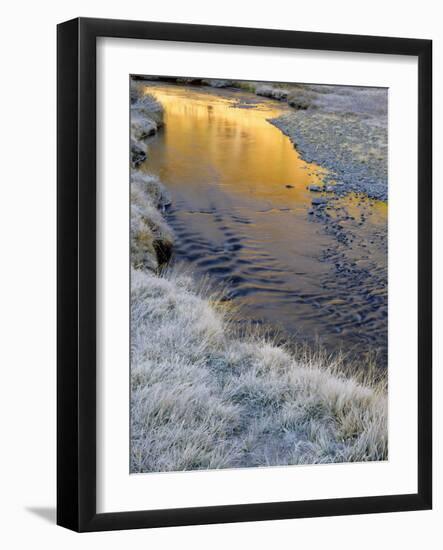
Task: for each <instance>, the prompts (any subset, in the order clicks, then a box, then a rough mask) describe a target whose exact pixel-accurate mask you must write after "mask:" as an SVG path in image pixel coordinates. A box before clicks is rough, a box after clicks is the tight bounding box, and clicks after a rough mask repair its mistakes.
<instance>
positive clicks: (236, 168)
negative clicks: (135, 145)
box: [140, 83, 387, 360]
mask: <svg viewBox="0 0 443 550" xmlns="http://www.w3.org/2000/svg"><path fill="white" fill-rule="evenodd" d="M146 91H147V92H149V93H151V94H152V95H154V96H155V97H156V98H157V99H158V100H159V101H160V102H161V104H162V105H163V107H164V121H165V125H164V127H163V128H162V129H161V130H160V131H159V132H158V134H157V135H155V136H154V137H152V138H151V139H150V140H149V154H148V159H147V160H146V161H145V162H144V163H143V164H142V166H141V167H140V169H142V170H145V171H147V172H149V173H151V174H156V175H158V177H159V178H160V180H161V181H162V182H163V184H164V185H165V186H166V187H167V189H168V190H169V192H170V193H171V196H172V205H171V208H170V209H169V210H168V211H167V213H166V214H165V217H166V219H167V221H168V223H169V224H170V225H171V227H172V228H173V229H174V231H175V233H176V236H177V240H176V245H175V249H174V261H177V262H183V263H184V264H186V265H187V266H188V267H189V268H190V269H191V270H192V272H193V273H194V274H195V275H196V276H197V277H200V276H206V275H209V277H210V278H211V280H213V281H215V282H216V283H217V284H220V285H223V286H224V287H226V288H227V297H228V299H229V303H231V304H232V305H233V306H234V307H233V312H234V313H233V315H234V316H235V319H236V320H237V322H238V323H242V322H245V321H247V322H253V323H256V324H260V325H263V326H264V327H267V328H270V329H271V330H272V331H275V332H277V333H278V334H280V335H281V337H282V338H290V339H292V340H294V341H296V342H306V341H307V342H309V343H320V344H321V345H323V346H325V347H326V349H328V350H330V351H338V350H344V351H350V352H356V353H358V354H364V353H367V352H371V353H372V352H375V351H376V352H378V353H379V354H380V356H381V357H382V358H383V360H385V358H386V354H387V290H386V287H387V285H386V278H387V250H386V246H387V245H386V242H387V227H386V225H387V223H386V220H387V206H386V203H382V202H378V201H375V200H371V199H368V198H367V197H365V196H357V195H351V194H350V195H348V196H346V197H335V196H334V194H333V193H329V194H328V197H330V198H331V200H330V204H328V207H327V208H326V209H325V210H323V213H322V215H321V216H319V215H317V214H316V211H315V207H314V208H313V205H312V200H313V198H315V197H317V196H322V194H318V193H313V192H312V191H311V190H309V188H308V187H309V186H311V185H317V184H321V181H322V174H324V173H325V172H324V170H323V169H322V168H321V167H319V166H317V165H315V164H308V163H306V162H304V161H303V160H302V159H301V158H300V156H299V154H298V153H297V150H296V149H295V148H294V146H293V145H292V144H291V142H290V141H289V139H288V138H287V137H286V136H284V135H283V134H282V133H281V132H280V130H278V129H277V128H276V127H275V126H273V125H272V124H270V123H269V122H268V119H271V118H274V117H278V116H280V115H281V114H282V113H284V112H285V110H286V109H289V107H287V105H285V104H282V103H280V102H277V101H273V100H269V99H264V98H263V99H262V98H258V97H257V96H254V95H252V94H249V93H247V92H243V91H234V90H226V89H223V90H215V89H212V88H204V87H191V86H177V85H167V84H161V85H160V84H155V83H153V84H152V86H151V85H150V86H147V88H146Z"/></svg>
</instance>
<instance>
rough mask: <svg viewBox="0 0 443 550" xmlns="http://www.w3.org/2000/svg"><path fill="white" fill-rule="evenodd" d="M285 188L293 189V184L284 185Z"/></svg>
mask: <svg viewBox="0 0 443 550" xmlns="http://www.w3.org/2000/svg"><path fill="white" fill-rule="evenodd" d="M285 187H286V189H294V186H293V185H289V184H288V185H285Z"/></svg>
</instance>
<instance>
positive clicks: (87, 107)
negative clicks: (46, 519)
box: [57, 18, 432, 531]
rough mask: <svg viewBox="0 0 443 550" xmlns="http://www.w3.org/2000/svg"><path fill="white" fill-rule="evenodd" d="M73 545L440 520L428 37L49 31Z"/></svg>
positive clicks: (81, 26)
mask: <svg viewBox="0 0 443 550" xmlns="http://www.w3.org/2000/svg"><path fill="white" fill-rule="evenodd" d="M57 65H58V105H57V108H58V130H57V134H58V169H57V179H58V385H57V395H58V397H57V405H58V430H57V442H58V472H57V479H58V505H57V522H58V524H59V525H62V526H64V527H67V528H70V529H73V530H76V531H99V530H111V529H131V528H144V527H161V526H174V525H187V524H208V523H221V522H239V521H255V520H270V519H284V518H300V517H313V516H326V515H344V514H364V513H375V512H394V511H407V510H419V509H429V508H431V506H432V496H431V495H432V426H431V410H432V377H431V341H432V316H431V225H432V224H431V193H432V187H431V186H432V184H431V182H432V180H431V178H432V173H431V161H432V153H431V139H432V127H431V109H432V86H431V75H432V43H431V41H429V40H416V39H407V38H386V37H372V36H352V35H339V34H321V33H306V32H295V31H286V30H264V29H253V28H234V27H233V28H230V27H217V26H200V25H185V24H172V23H148V22H139V21H116V20H105V19H83V18H80V19H75V20H72V21H68V22H65V23H62V24H60V25H59V26H58V64H57Z"/></svg>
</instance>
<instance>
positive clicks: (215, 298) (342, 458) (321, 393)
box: [131, 85, 387, 472]
mask: <svg viewBox="0 0 443 550" xmlns="http://www.w3.org/2000/svg"><path fill="white" fill-rule="evenodd" d="M150 109H152V113H153V115H152V116H151V115H150ZM132 113H134V115H135V116H134V117H132V116H131V140H132V141H131V157H132V158H131V160H132V166H133V168H132V170H131V265H132V272H131V438H132V439H131V472H149V471H174V470H175V471H177V470H190V469H207V468H223V467H241V466H265V465H267V466H268V465H283V464H304V463H309V464H312V463H327V462H347V461H367V460H385V459H386V458H387V399H386V392H385V388H384V384H383V383H380V382H379V383H376V382H374V381H370V380H369V379H367V380H365V381H358V380H357V379H356V378H354V377H352V376H350V375H349V374H348V375H344V374H343V369H342V368H341V367H339V366H338V364H337V358H336V359H335V360H334V359H331V358H326V357H324V356H319V355H314V354H309V353H308V354H305V355H303V356H301V355H300V356H298V357H295V356H294V355H293V354H291V353H290V352H289V351H288V350H287V349H284V347H282V346H277V345H276V344H275V342H274V341H272V340H270V339H269V338H265V337H263V336H262V335H260V333H259V332H257V331H252V333H250V334H248V335H244V336H242V337H239V336H238V335H237V334H236V332H235V329H234V328H233V326H232V323H231V321H230V315H229V313H228V310H227V308H226V307H225V306H223V305H222V302H221V300H220V295H217V294H214V293H213V292H211V291H210V290H208V289H209V288H210V285H209V287H208V285H207V284H206V285H205V284H202V283H201V282H200V283H199V282H197V281H196V280H195V279H194V278H193V277H192V276H190V275H186V274H183V273H181V272H180V271H177V268H174V269H173V270H166V271H165V270H164V266H165V265H166V264H167V263H168V260H169V258H170V256H171V252H172V249H173V247H174V240H175V239H176V236H175V234H174V231H173V230H172V228H171V227H170V226H169V224H168V222H167V220H166V219H165V217H164V215H165V210H166V209H167V207H168V204H169V202H170V195H169V191H168V190H167V189H166V188H165V186H164V185H163V184H162V182H161V181H160V180H159V178H158V177H156V176H152V175H149V174H147V173H145V172H142V171H140V170H139V169H138V166H139V165H140V163H137V157H138V155H139V152H138V151H139V150H140V149H141V150H142V151H143V153H144V155H145V157H146V156H147V157H148V159H149V155H150V151H149V145H148V142H149V136H150V135H153V134H155V132H156V131H157V130H158V128H160V127H161V125H162V123H163V117H162V108H161V105H160V104H159V103H158V102H156V101H155V100H153V98H152V97H149V96H146V95H145V94H144V93H141V94H140V88H139V87H138V85H136V86H134V87H133V89H132V92H131V115H132ZM140 115H142V116H140ZM133 145H135V146H136V148H133Z"/></svg>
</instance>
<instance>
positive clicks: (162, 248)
mask: <svg viewBox="0 0 443 550" xmlns="http://www.w3.org/2000/svg"><path fill="white" fill-rule="evenodd" d="M152 244H153V246H154V250H155V253H156V255H157V261H158V264H159V265H160V266H161V265H163V264H166V263H168V261H169V260H170V259H171V256H172V242H171V241H169V240H167V239H155V240H154V241H153V243H152Z"/></svg>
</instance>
